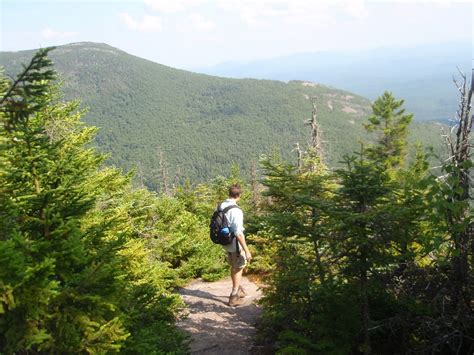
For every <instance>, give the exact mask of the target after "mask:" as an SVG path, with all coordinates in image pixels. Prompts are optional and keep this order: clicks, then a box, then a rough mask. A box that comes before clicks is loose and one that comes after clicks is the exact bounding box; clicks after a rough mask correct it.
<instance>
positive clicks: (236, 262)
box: [227, 252, 247, 269]
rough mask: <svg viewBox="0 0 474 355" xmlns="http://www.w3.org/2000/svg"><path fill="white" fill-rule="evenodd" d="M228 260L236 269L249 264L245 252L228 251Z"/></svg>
mask: <svg viewBox="0 0 474 355" xmlns="http://www.w3.org/2000/svg"><path fill="white" fill-rule="evenodd" d="M227 262H228V263H229V265H230V266H232V268H234V269H243V268H244V267H245V265H247V259H245V254H237V252H234V253H227Z"/></svg>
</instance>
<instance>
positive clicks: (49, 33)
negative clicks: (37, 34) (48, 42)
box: [41, 27, 77, 39]
mask: <svg viewBox="0 0 474 355" xmlns="http://www.w3.org/2000/svg"><path fill="white" fill-rule="evenodd" d="M41 35H42V36H43V37H44V38H46V39H63V38H68V37H73V36H76V35H77V32H57V31H53V30H52V29H51V28H49V27H46V28H44V29H43V30H42V31H41Z"/></svg>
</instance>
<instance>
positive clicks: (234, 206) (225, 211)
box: [222, 205, 240, 213]
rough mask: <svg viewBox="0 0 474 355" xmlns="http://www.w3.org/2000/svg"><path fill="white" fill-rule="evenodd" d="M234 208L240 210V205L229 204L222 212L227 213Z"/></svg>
mask: <svg viewBox="0 0 474 355" xmlns="http://www.w3.org/2000/svg"><path fill="white" fill-rule="evenodd" d="M232 208H238V209H239V210H240V207H239V206H237V205H230V206H227V207H226V208H224V209H223V210H222V212H224V213H227V212H228V211H229V210H231V209H232Z"/></svg>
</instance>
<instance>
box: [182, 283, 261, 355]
mask: <svg viewBox="0 0 474 355" xmlns="http://www.w3.org/2000/svg"><path fill="white" fill-rule="evenodd" d="M231 286H232V282H231V280H230V277H228V278H226V279H223V280H220V281H216V282H203V281H199V280H198V281H194V282H193V283H191V284H189V285H188V286H186V287H184V288H182V289H181V290H180V292H179V293H180V294H181V296H182V297H183V300H184V302H186V304H187V305H188V316H187V317H186V318H184V319H182V320H180V321H179V322H178V326H179V327H180V328H181V329H183V330H185V331H187V332H189V333H190V334H191V338H192V341H191V354H229V355H231V354H232V355H233V354H251V353H254V349H252V347H253V336H254V335H255V322H256V320H257V318H258V317H259V315H260V307H259V306H257V305H256V304H255V301H256V300H257V299H259V298H260V297H261V296H262V293H261V291H260V290H259V289H258V287H257V285H255V284H254V283H253V282H251V281H249V280H248V279H247V278H246V277H243V278H242V287H243V288H244V289H245V292H246V293H247V296H246V297H245V303H244V304H243V305H241V306H238V307H229V306H228V305H227V302H228V300H229V293H230V290H231Z"/></svg>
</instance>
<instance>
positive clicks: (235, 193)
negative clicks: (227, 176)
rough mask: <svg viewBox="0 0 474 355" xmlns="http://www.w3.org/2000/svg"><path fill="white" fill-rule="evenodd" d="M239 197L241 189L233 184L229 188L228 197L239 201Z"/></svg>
mask: <svg viewBox="0 0 474 355" xmlns="http://www.w3.org/2000/svg"><path fill="white" fill-rule="evenodd" d="M240 195H242V188H241V187H240V185H238V184H234V185H232V186H231V187H229V197H230V198H234V199H236V200H237V199H239V198H240Z"/></svg>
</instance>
